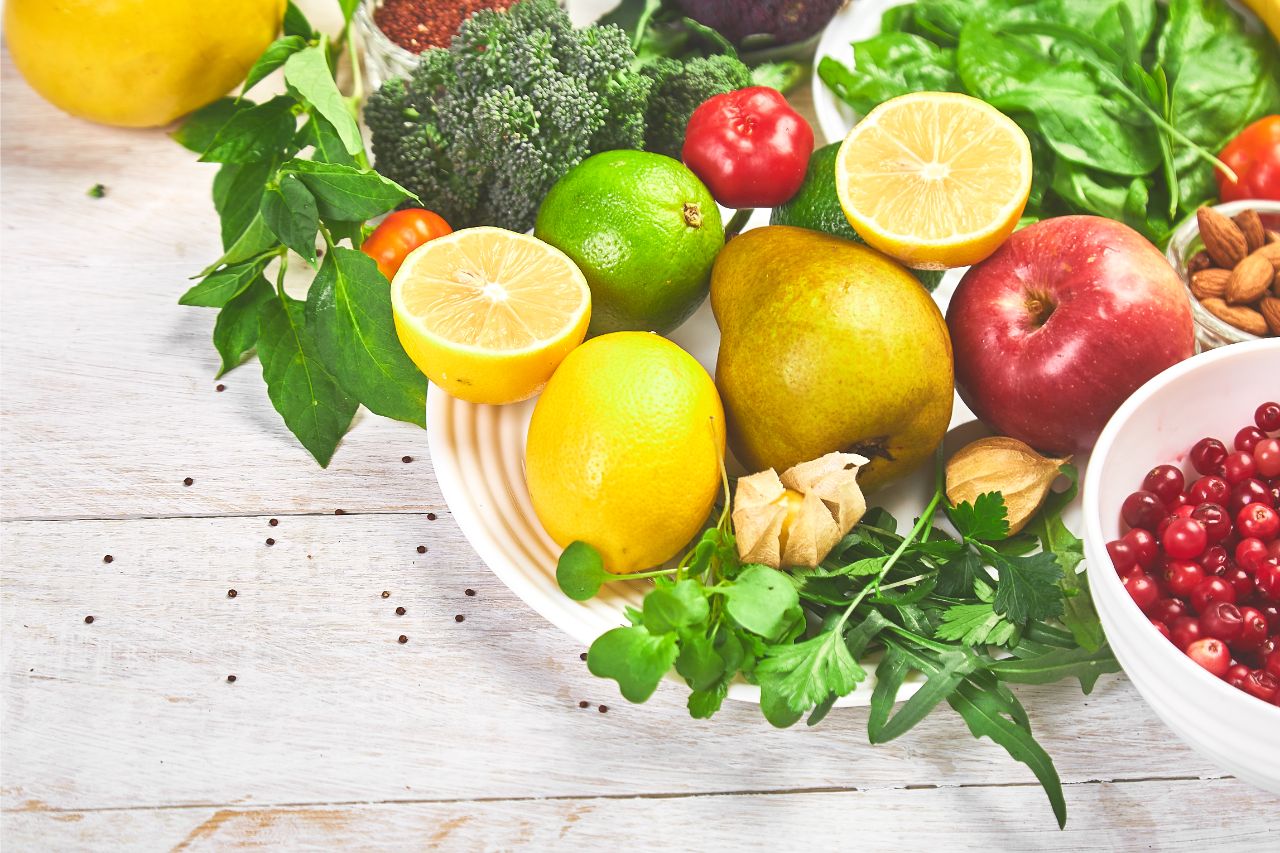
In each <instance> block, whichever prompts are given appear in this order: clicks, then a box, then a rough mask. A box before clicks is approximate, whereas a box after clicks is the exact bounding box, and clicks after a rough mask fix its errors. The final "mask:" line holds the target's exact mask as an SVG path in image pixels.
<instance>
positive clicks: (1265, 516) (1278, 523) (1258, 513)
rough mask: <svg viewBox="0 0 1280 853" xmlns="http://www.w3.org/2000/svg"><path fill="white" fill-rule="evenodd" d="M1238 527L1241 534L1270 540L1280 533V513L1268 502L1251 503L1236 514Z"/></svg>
mask: <svg viewBox="0 0 1280 853" xmlns="http://www.w3.org/2000/svg"><path fill="white" fill-rule="evenodd" d="M1236 529H1237V530H1239V531H1240V535H1241V536H1244V537H1247V538H1251V539H1261V540H1262V541H1263V542H1270V541H1271V540H1272V539H1275V538H1276V536H1278V535H1280V515H1277V514H1276V511H1275V510H1274V509H1272V508H1271V507H1269V506H1267V505H1266V504H1263V503H1253V504H1249V505H1248V506H1246V507H1243V508H1242V509H1241V510H1240V513H1239V515H1237V516H1236ZM1166 550H1167V549H1166Z"/></svg>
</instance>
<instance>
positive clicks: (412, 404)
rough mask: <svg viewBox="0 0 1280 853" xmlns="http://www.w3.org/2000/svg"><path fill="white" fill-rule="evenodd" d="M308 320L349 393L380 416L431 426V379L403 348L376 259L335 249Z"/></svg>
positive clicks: (315, 288) (311, 295) (313, 294)
mask: <svg viewBox="0 0 1280 853" xmlns="http://www.w3.org/2000/svg"><path fill="white" fill-rule="evenodd" d="M307 320H308V323H309V324H310V325H311V327H312V328H313V329H314V331H315V339H316V343H317V345H318V346H319V348H320V353H321V354H322V355H323V357H324V360H325V363H326V364H327V365H328V366H329V368H330V369H331V370H332V371H333V373H334V375H335V376H337V377H338V381H340V382H341V383H342V386H343V387H344V388H345V389H346V390H347V393H349V394H352V395H353V396H355V397H356V399H358V400H359V401H360V402H361V403H363V404H364V405H365V408H367V409H369V411H371V412H373V413H374V414H377V415H382V416H384V417H388V418H395V419H396V420H400V421H406V422H407V423H413V424H417V425H419V426H423V427H425V426H426V405H427V378H426V377H425V376H423V375H422V371H420V370H418V368H417V366H416V365H415V364H414V363H413V362H412V361H411V360H410V359H409V356H407V355H405V352H404V347H402V346H401V345H400V338H399V336H398V335H397V334H396V328H395V321H394V320H393V319H392V316H391V297H390V286H389V285H388V284H387V280H386V278H385V277H383V275H382V273H380V272H378V265H377V263H376V262H375V261H374V260H373V259H372V258H370V257H369V256H368V255H366V254H364V253H363V252H360V251H357V250H355V249H348V248H345V247H343V246H335V247H333V248H332V249H330V250H329V253H328V254H327V255H326V256H325V258H324V263H322V264H321V265H320V272H318V273H317V274H316V278H315V281H314V282H312V284H311V290H310V291H309V292H308V294H307Z"/></svg>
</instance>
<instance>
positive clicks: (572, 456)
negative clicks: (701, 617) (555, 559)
mask: <svg viewBox="0 0 1280 853" xmlns="http://www.w3.org/2000/svg"><path fill="white" fill-rule="evenodd" d="M724 443H725V433H724V409H723V408H722V407H721V405H720V396H719V394H717V393H716V386H715V383H713V382H712V381H711V377H710V376H708V375H707V372H706V371H705V370H704V369H703V368H702V365H700V364H698V362H697V361H696V360H695V359H694V358H693V356H691V355H689V354H688V353H686V352H685V351H684V350H682V349H680V348H679V347H678V346H676V345H675V344H673V343H672V342H671V341H668V340H667V339H666V338H662V337H659V336H658V335H653V334H648V333H645V332H615V333H613V334H609V335H602V336H600V337H598V338H593V339H591V340H589V341H587V342H586V343H585V344H583V345H582V346H580V347H578V348H577V349H575V350H574V351H573V352H571V353H569V356H568V358H566V359H565V360H564V362H563V363H562V364H561V365H560V368H559V369H558V370H556V372H555V374H554V375H552V377H551V381H550V382H548V383H547V387H546V388H545V389H544V390H543V392H542V396H541V397H539V398H538V402H537V405H536V406H535V407H534V410H533V419H532V421H531V422H530V423H529V438H528V443H527V445H526V448H525V479H526V481H527V482H528V485H529V496H530V497H531V498H532V499H533V508H534V510H535V511H536V512H537V514H538V518H539V519H540V520H541V521H542V526H543V527H544V528H546V530H547V533H549V534H550V535H551V538H552V539H554V540H555V541H556V542H557V543H559V544H560V545H561V546H565V545H568V544H569V543H571V542H574V541H577V540H580V541H583V542H586V543H588V544H590V545H592V546H594V547H595V548H596V550H598V551H599V552H600V554H601V556H602V557H603V558H604V565H605V568H606V569H607V570H608V571H610V572H613V573H615V574H626V573H629V572H637V571H642V570H644V569H647V568H651V567H653V566H656V565H659V564H661V563H663V562H665V561H666V560H668V559H670V558H671V557H674V556H675V555H676V554H678V553H679V552H680V549H681V548H683V547H684V546H685V545H687V544H688V543H689V541H690V540H691V539H692V538H693V537H694V536H695V535H697V534H698V532H699V531H700V530H701V529H702V526H703V524H704V523H705V522H706V520H707V517H708V515H709V514H710V512H711V508H712V506H714V504H715V501H716V496H717V495H718V494H719V493H720V466H721V462H722V460H723V458H724Z"/></svg>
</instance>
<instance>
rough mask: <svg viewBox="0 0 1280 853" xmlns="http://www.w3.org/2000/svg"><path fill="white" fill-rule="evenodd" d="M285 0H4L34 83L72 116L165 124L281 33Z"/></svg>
mask: <svg viewBox="0 0 1280 853" xmlns="http://www.w3.org/2000/svg"><path fill="white" fill-rule="evenodd" d="M284 6H285V0H218V2H216V3H211V2H200V0H8V2H7V3H5V9H4V31H5V40H6V41H7V42H8V44H9V53H10V55H11V56H12V57H13V62H14V64H15V65H17V66H18V70H19V71H21V72H22V76H24V77H26V78H27V82H28V83H30V84H31V87H32V88H33V89H35V90H36V91H37V92H39V93H40V95H41V96H43V97H44V98H46V99H47V100H49V101H50V102H51V103H52V104H54V106H57V107H59V108H60V109H63V110H66V111H67V112H69V113H71V114H72V115H75V116H80V117H81V118H87V119H91V120H93V121H98V122H102V123H104V124H114V125H120V126H123V127H153V126H155V125H162V124H168V123H169V122H171V121H173V120H174V119H176V118H178V117H179V116H182V115H185V114H186V113H189V112H191V111H192V110H194V109H198V108H200V107H202V106H204V105H205V104H207V103H209V102H210V101H213V100H215V99H217V98H219V97H221V96H222V95H225V94H226V93H227V92H229V91H230V90H231V89H232V88H233V87H234V86H235V85H236V84H238V83H239V82H240V81H242V80H243V79H244V78H245V75H246V74H247V73H248V72H249V68H250V67H251V66H252V65H253V63H254V60H256V59H257V58H258V56H259V54H261V53H262V51H263V50H265V49H266V47H267V45H268V44H270V43H271V40H272V39H273V38H275V36H276V31H277V30H278V29H279V28H280V20H281V18H282V17H283V16H284Z"/></svg>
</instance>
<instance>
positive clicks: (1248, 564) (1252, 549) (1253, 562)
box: [1236, 538, 1268, 572]
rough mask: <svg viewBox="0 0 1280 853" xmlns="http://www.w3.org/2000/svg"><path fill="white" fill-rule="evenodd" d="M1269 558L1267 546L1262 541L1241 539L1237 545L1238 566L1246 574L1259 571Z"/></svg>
mask: <svg viewBox="0 0 1280 853" xmlns="http://www.w3.org/2000/svg"><path fill="white" fill-rule="evenodd" d="M1267 557H1268V554H1267V544H1266V543H1265V542H1263V541H1262V540H1261V539H1255V538H1249V539H1241V540H1240V541H1239V542H1237V543H1236V564H1237V565H1239V566H1240V568H1242V569H1244V570H1245V571H1246V572H1256V571H1258V567H1259V566H1261V565H1262V564H1263V562H1264V561H1265V560H1266V559H1267Z"/></svg>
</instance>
